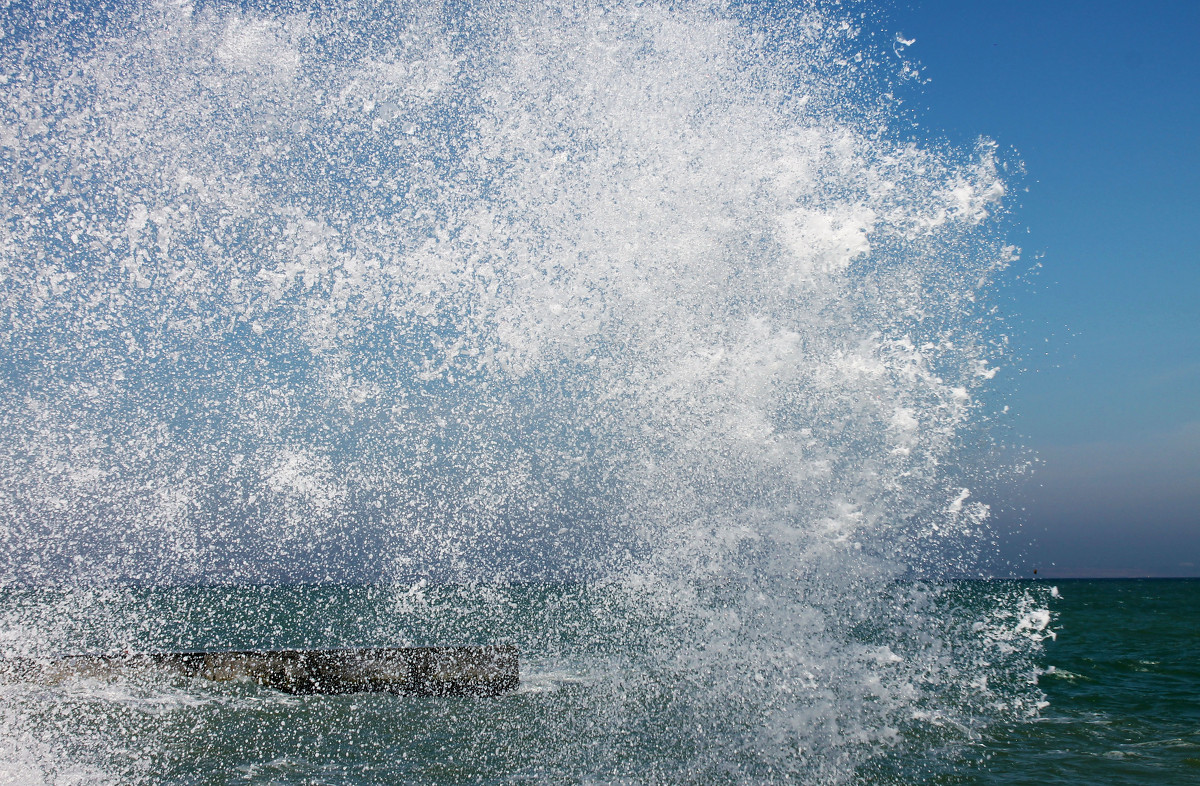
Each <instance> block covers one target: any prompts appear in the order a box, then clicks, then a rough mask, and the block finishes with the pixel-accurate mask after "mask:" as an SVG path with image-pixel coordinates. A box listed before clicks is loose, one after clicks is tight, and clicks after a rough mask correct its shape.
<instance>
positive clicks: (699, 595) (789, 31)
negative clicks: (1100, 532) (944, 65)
mask: <svg viewBox="0 0 1200 786" xmlns="http://www.w3.org/2000/svg"><path fill="white" fill-rule="evenodd" d="M51 11H53V13H51ZM90 13H93V16H91V17H86V16H85V17H73V16H72V15H71V14H70V13H68V12H66V11H63V10H62V9H57V10H56V9H53V8H39V9H37V10H35V11H33V12H30V13H29V14H27V15H25V16H22V15H21V14H20V13H14V15H11V16H10V17H9V20H8V23H7V24H8V27H7V29H6V31H5V35H6V38H5V39H4V40H5V41H7V42H8V46H7V47H6V48H5V53H4V55H3V58H2V60H0V62H2V68H0V71H2V76H0V79H3V87H2V92H0V96H2V102H3V103H2V106H0V112H2V113H3V117H2V123H3V125H2V126H0V156H2V157H0V166H2V167H3V170H4V182H5V183H6V187H5V189H4V191H3V194H2V195H0V210H2V211H3V215H4V219H5V220H4V221H3V222H2V223H0V281H2V282H3V290H2V292H0V313H2V314H3V328H2V329H3V331H4V335H5V341H6V344H7V346H9V347H10V353H9V355H8V358H7V359H6V360H4V361H3V362H2V364H0V368H2V369H3V374H4V384H5V386H6V389H7V390H6V392H7V395H6V396H5V397H4V401H3V402H0V422H2V423H3V436H2V437H0V488H2V489H3V495H2V496H0V506H2V508H0V548H2V549H3V553H4V555H5V558H4V562H3V569H4V576H3V578H4V579H5V580H6V581H7V582H8V583H10V584H12V583H27V584H29V583H32V584H37V583H44V582H51V583H54V582H59V583H61V582H68V583H70V582H83V583H92V584H106V583H112V582H121V581H129V580H134V581H140V582H147V583H156V584H177V583H181V582H184V583H187V582H211V581H255V582H260V581H280V580H282V581H345V580H350V581H364V580H365V581H378V580H381V579H382V580H385V581H394V582H397V583H399V584H404V585H406V586H407V585H408V584H409V583H410V582H412V581H416V580H428V581H433V582H435V583H445V582H455V583H465V584H468V585H478V584H479V583H481V582H482V584H484V585H488V584H494V585H499V586H504V585H506V584H507V583H511V582H514V581H524V580H531V579H537V580H546V579H581V578H582V579H587V580H590V581H592V582H594V583H597V584H598V585H599V586H602V587H604V588H605V591H606V592H609V593H615V597H620V598H622V600H621V601H620V602H615V601H612V602H610V601H606V604H609V605H607V606H605V605H603V604H602V608H604V609H606V611H604V612H603V613H609V614H618V615H624V616H625V617H627V618H629V619H636V620H641V621H646V620H653V621H654V623H653V624H650V625H649V627H647V628H646V629H645V630H641V631H639V632H638V636H639V638H638V641H640V642H641V645H640V646H637V647H633V646H632V644H631V645H630V650H631V651H633V652H636V653H637V655H636V657H634V656H630V657H633V661H630V662H628V663H626V667H627V671H628V673H629V674H642V675H644V676H642V677H637V678H635V677H630V678H628V679H620V680H615V681H610V682H608V683H605V686H599V687H596V688H595V691H594V695H595V696H596V697H597V698H596V699H595V700H594V701H590V702H585V704H586V706H587V708H588V709H587V712H588V713H591V714H592V722H593V726H591V727H589V728H591V729H592V732H590V733H589V734H590V735H591V736H592V738H594V739H595V744H594V745H589V746H581V745H572V744H569V741H570V740H571V739H573V737H572V734H574V733H576V732H578V731H579V729H580V728H581V727H580V724H582V723H583V719H582V718H580V717H568V718H565V719H563V720H562V722H561V724H560V726H559V727H558V733H557V736H554V737H553V738H556V739H560V740H562V741H563V743H564V744H563V746H561V748H560V749H559V753H558V754H556V756H557V758H555V757H550V758H548V759H547V760H546V762H548V763H546V764H544V768H545V769H543V770H539V772H540V775H539V776H538V777H543V776H544V777H545V778H548V779H550V780H558V779H562V778H572V779H576V780H586V779H587V778H588V777H591V776H592V775H594V776H595V777H596V778H600V779H602V780H603V779H614V778H619V777H626V776H627V777H634V776H635V775H636V773H637V772H638V771H639V770H638V769H637V766H640V765H631V764H628V763H629V761H634V762H636V761H641V762H642V763H643V764H646V762H652V764H646V766H647V767H649V769H645V770H644V771H645V772H654V773H657V775H655V778H658V779H661V780H664V781H671V780H676V779H680V778H682V779H683V780H686V781H689V782H698V781H704V780H713V781H715V782H719V781H721V780H722V779H723V778H725V779H730V780H743V781H744V780H764V781H769V780H773V779H776V778H779V777H796V778H799V779H802V780H810V781H813V780H830V781H836V780H841V779H844V778H850V777H853V776H854V774H855V773H856V772H857V773H860V775H861V774H862V773H868V775H869V773H872V772H874V773H876V774H879V773H880V772H882V770H879V769H874V770H873V769H871V768H872V767H876V768H878V767H879V766H882V765H878V762H879V761H880V760H881V757H882V758H883V759H886V757H887V752H888V751H889V750H896V749H906V750H907V749H909V748H911V747H913V746H915V747H916V748H919V749H933V748H936V747H937V745H936V744H934V743H932V742H930V740H932V739H937V740H942V739H943V738H946V739H949V738H952V737H954V736H955V734H958V733H959V732H961V735H962V736H961V738H962V739H966V738H969V737H970V735H971V733H972V729H973V728H974V726H975V725H976V724H978V723H982V722H984V720H985V718H986V717H988V716H989V715H990V714H993V710H994V709H995V707H996V705H997V704H1000V705H1004V706H1005V708H1006V709H1004V710H1003V712H1010V711H1011V712H1018V713H1019V712H1021V711H1023V709H1022V708H1023V707H1025V706H1026V704H1027V703H1028V702H1032V701H1034V700H1035V698H1034V697H1032V695H1031V696H1027V697H1025V698H1022V695H1023V694H1022V693H1021V692H1020V691H1017V692H1016V693H1015V694H1014V695H1013V696H1011V697H1008V698H1005V699H1003V700H1000V699H996V697H995V696H994V695H989V691H990V690H991V689H990V688H988V683H987V680H986V679H984V680H983V682H982V683H979V682H978V679H979V678H982V677H983V676H985V675H984V671H986V669H988V668H991V666H984V665H981V664H983V663H985V661H986V659H985V658H984V657H983V656H982V655H981V654H980V653H983V652H986V651H988V648H989V647H992V646H994V645H995V643H996V642H997V641H1000V640H1004V641H1006V642H1012V641H1016V642H1032V641H1033V639H1036V636H1034V637H1032V638H1031V637H1029V636H1022V635H1018V634H1019V633H1020V632H1019V631H1018V632H1012V631H1010V633H1012V635H1011V636H1008V637H1007V638H1005V636H1004V635H1001V634H1000V633H996V632H995V629H994V627H993V628H989V630H993V632H992V633H990V634H987V633H984V632H981V630H982V629H980V630H974V631H973V630H971V628H970V626H969V625H967V624H966V622H963V621H962V620H958V621H955V620H957V619H958V618H957V617H956V612H955V611H954V610H953V609H954V608H955V606H954V604H953V603H951V602H950V601H949V600H947V595H946V593H947V591H946V590H945V589H938V588H937V587H935V586H926V585H922V584H919V583H917V584H914V583H911V582H909V581H906V580H908V579H911V578H912V577H913V576H922V575H925V576H928V575H934V576H939V575H941V576H944V575H947V574H949V573H954V572H957V571H959V570H963V569H969V567H970V566H969V565H958V564H949V565H948V564H946V563H945V559H946V557H945V555H946V553H947V545H948V544H949V545H951V546H954V547H956V548H960V549H961V547H962V545H963V544H964V543H966V544H968V548H966V549H965V550H963V551H962V552H961V553H966V554H968V555H969V554H970V548H969V544H970V543H973V542H977V541H976V540H975V539H977V538H979V537H981V536H982V534H983V531H984V529H985V527H986V519H987V508H986V506H985V505H983V504H981V503H979V502H976V501H975V500H974V499H972V497H971V496H970V492H969V490H967V489H963V488H961V487H960V486H959V485H958V484H957V481H956V477H955V473H954V471H953V461H954V459H955V457H956V455H957V450H958V448H959V439H960V434H961V433H962V430H963V429H964V428H966V427H968V426H969V425H970V424H971V423H973V422H974V421H975V420H977V419H978V418H979V416H980V414H981V413H980V407H981V405H980V404H979V401H978V393H979V391H980V390H981V389H982V388H983V386H984V385H985V384H986V383H987V381H988V380H990V379H991V378H992V377H993V375H994V373H995V371H994V365H993V364H994V363H996V362H997V361H999V360H1001V359H1002V345H1001V341H1000V339H999V338H998V337H997V336H998V334H997V331H996V324H995V317H994V313H993V309H992V308H991V307H990V306H989V304H988V295H989V292H990V290H991V288H992V287H993V286H994V283H995V279H996V277H997V275H998V274H999V273H1000V272H1001V271H1003V270H1004V269H1005V267H1006V266H1007V265H1008V264H1009V263H1010V262H1011V261H1012V260H1013V259H1014V258H1015V254H1016V252H1015V250H1014V249H1012V248H1011V247H1009V246H1007V245H1005V243H1004V242H1003V239H1002V235H1003V232H1002V230H1003V227H1002V225H1001V223H1000V222H998V221H997V220H996V219H997V216H1002V215H1003V212H1004V207H1003V198H1004V195H1005V185H1004V178H1003V173H1002V168H1003V167H1002V165H1001V163H1000V161H999V160H998V158H997V155H996V152H995V148H994V146H993V145H991V144H990V143H986V142H984V143H980V145H979V146H978V147H977V148H976V149H974V150H971V151H954V150H946V149H944V148H942V147H939V146H936V145H928V144H922V143H920V142H919V141H914V140H911V139H909V138H907V137H906V136H905V135H904V133H903V131H902V130H901V129H902V128H903V124H901V123H899V122H897V121H898V120H899V119H900V113H899V110H898V104H897V102H896V101H895V99H894V98H893V91H894V90H895V89H898V85H897V84H896V83H900V82H903V81H904V80H906V79H909V78H911V76H912V74H913V71H912V69H911V67H910V66H908V65H906V64H903V63H900V64H899V65H890V64H888V62H886V61H887V58H888V57H892V59H893V61H894V60H895V58H894V57H893V56H892V54H891V52H892V49H891V47H890V46H889V47H887V48H880V49H878V50H876V49H875V48H873V46H872V45H871V44H870V41H869V40H867V37H866V36H865V35H862V34H861V31H859V30H858V28H857V27H856V25H857V23H854V24H851V23H850V22H849V21H847V19H849V17H843V16H842V15H841V14H840V12H838V11H836V9H835V10H825V9H822V8H819V7H800V8H797V9H788V10H779V9H773V8H760V7H758V6H755V5H752V4H751V5H744V6H743V5H740V4H734V5H732V6H725V5H721V4H714V5H711V6H710V5H705V4H701V5H698V6H696V7H686V8H684V7H676V6H673V5H670V4H616V5H614V6H600V5H591V4H574V3H561V4H560V3H513V4H508V5H503V6H500V5H497V6H489V5H485V6H482V7H474V6H471V5H458V4H453V3H451V4H445V5H441V6H426V5H424V4H397V5H395V6H392V7H389V8H387V9H386V10H383V9H377V8H375V7H374V6H373V5H372V4H363V5H362V6H358V5H352V6H350V7H349V8H341V7H339V8H337V9H329V8H317V7H314V8H312V9H309V10H291V11H287V10H285V11H280V10H256V9H254V8H251V7H244V6H237V5H226V4H221V3H217V4H207V5H203V6H198V5H197V6H193V5H192V4H189V3H185V2H162V3H151V4H146V5H144V6H141V7H139V8H137V9H135V10H132V11H127V12H120V13H114V14H112V15H111V16H108V17H102V14H101V12H100V11H93V12H90ZM39 14H41V15H43V16H45V15H47V14H49V18H50V19H52V20H54V22H55V23H56V24H58V25H59V26H60V29H57V30H55V31H54V32H53V33H51V32H47V31H45V30H44V29H42V28H39V27H38V26H37V25H36V23H35V20H36V19H37V18H38V15H39ZM51 27H53V25H51ZM64 31H65V32H64ZM997 602H999V601H997ZM1013 602H1014V603H1015V601H1013ZM1031 602H1032V601H1031ZM124 608H129V606H128V604H125V606H124ZM598 608H601V607H598ZM618 610H619V611H618ZM1026 612H1028V610H1026ZM597 613H601V612H597ZM968 616H970V615H968ZM976 616H978V615H976ZM997 619H998V618H997ZM960 623H962V624H960ZM997 624H998V623H997ZM635 627H636V626H630V628H629V629H627V632H629V630H631V629H632V628H635ZM536 628H537V626H535V629H536ZM605 631H606V632H605V635H611V634H612V633H613V630H612V629H605ZM647 631H648V632H647ZM1026 632H1027V631H1026ZM593 643H595V642H593ZM531 646H533V647H535V649H536V646H537V642H536V641H532V642H531ZM1032 646H1033V644H1032V643H1031V644H1029V645H1028V646H1024V647H1023V648H1022V646H1016V645H1014V648H1013V651H1012V652H1009V653H1006V657H1008V656H1011V658H1015V660H1013V661H1012V662H1013V663H1014V664H1015V665H1013V666H1011V669H1015V670H1017V671H1019V670H1020V669H1021V668H1024V667H1023V666H1021V665H1020V664H1021V663H1023V661H1021V660H1020V655H1021V653H1023V652H1028V651H1029V649H1030V647H1032ZM1013 653H1015V655H1014V654H1013ZM1011 658H1010V659H1011ZM630 664H636V665H630ZM972 680H974V681H975V682H972ZM997 681H998V680H993V683H995V682H997ZM960 682H965V683H966V684H977V686H978V690H975V691H974V694H971V695H968V694H970V693H971V692H970V691H965V690H958V689H955V690H950V688H949V686H952V685H957V684H958V683H960ZM680 684H684V685H687V686H688V689H687V690H685V691H682V692H676V691H675V690H674V688H673V687H672V686H677V685H680ZM1022 690H1024V689H1022ZM1025 692H1029V691H1028V690H1026V691H1025ZM948 693H954V694H955V697H954V698H953V699H950V698H947V695H948ZM988 708H992V709H988ZM997 711H999V710H997ZM596 724H598V725H596ZM663 724H666V725H669V726H671V727H672V728H673V730H674V731H673V733H674V734H675V736H676V740H677V742H678V744H679V746H680V747H679V748H678V749H677V750H675V751H674V752H673V753H672V754H671V755H670V756H664V755H659V753H661V751H660V752H659V753H656V750H657V749H655V748H653V746H651V748H649V749H646V748H644V747H639V743H636V741H635V740H636V737H637V735H638V734H639V733H640V732H639V730H643V731H644V730H647V729H654V728H661V727H662V726H663ZM917 726H921V727H922V728H923V729H925V730H924V731H914V728H915V727H917ZM930 728H936V729H942V730H945V729H957V730H959V731H958V732H954V733H950V732H943V731H937V732H930V731H928V730H929V729H930ZM568 730H573V731H570V732H569V731H568ZM618 732H619V733H618ZM606 735H609V736H608V737H606ZM613 735H615V736H613ZM585 736H586V735H585ZM660 736H661V734H660ZM609 737H611V738H612V739H617V740H619V741H617V742H612V741H611V740H610V741H609V742H608V743H606V742H605V740H606V739H609ZM651 738H654V737H653V735H651V736H650V737H647V739H651ZM938 744H940V743H938ZM630 746H631V747H630ZM631 749H634V750H638V751H639V755H640V759H639V758H637V757H635V758H634V759H632V760H629V759H625V758H623V757H624V755H625V753H627V752H628V750H631ZM622 761H625V762H626V764H621V762H622ZM627 765H628V766H633V767H634V769H633V770H630V771H628V772H627V771H626V770H625V769H624V767H626V766H627ZM589 773H591V775H589ZM671 773H676V775H674V776H672V775H671ZM679 773H683V774H682V775H680V774H679ZM531 777H532V776H531ZM864 777H866V776H864ZM880 777H882V776H880Z"/></svg>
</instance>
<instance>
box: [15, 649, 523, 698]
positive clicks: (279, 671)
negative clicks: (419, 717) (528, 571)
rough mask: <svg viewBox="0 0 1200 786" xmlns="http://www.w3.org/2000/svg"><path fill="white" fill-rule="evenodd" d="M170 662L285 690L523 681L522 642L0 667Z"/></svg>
mask: <svg viewBox="0 0 1200 786" xmlns="http://www.w3.org/2000/svg"><path fill="white" fill-rule="evenodd" d="M153 669H157V670H168V671H173V672H176V673H179V674H184V675H187V676H195V677H203V678H205V679H209V680H215V681H218V682H225V681H230V680H239V679H248V680H251V681H253V682H256V683H258V684H259V685H265V686H267V687H271V688H275V689H277V690H281V691H284V692H285V693H296V694H316V693H322V694H340V693H359V692H363V691H379V692H388V693H402V694H412V695H419V696H497V695H500V694H502V693H506V692H508V691H511V690H515V689H516V687H517V685H518V684H519V681H520V679H519V674H518V663H517V648H516V647H515V646H512V645H503V644H500V645H488V646H481V647H371V648H360V649H335V650H246V651H234V652H143V653H132V654H123V655H68V656H65V657H59V658H43V659H32V658H28V659H9V660H7V661H0V673H3V674H5V675H7V676H8V677H9V678H13V677H15V678H17V679H22V680H27V681H33V682H51V683H53V682H59V681H61V680H64V679H68V678H71V677H111V676H117V675H120V674H126V673H129V672H132V671H138V670H153Z"/></svg>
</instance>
